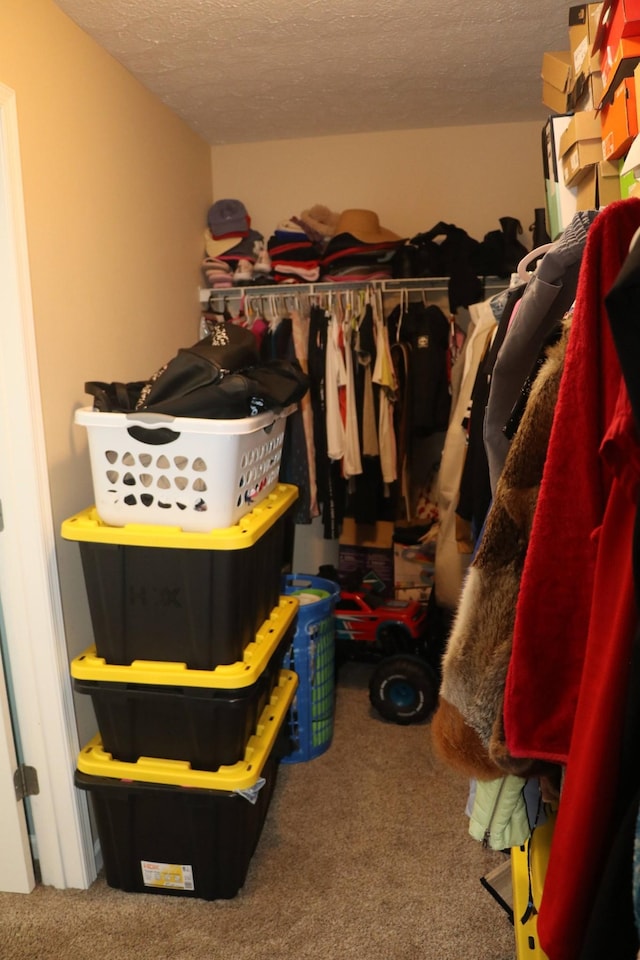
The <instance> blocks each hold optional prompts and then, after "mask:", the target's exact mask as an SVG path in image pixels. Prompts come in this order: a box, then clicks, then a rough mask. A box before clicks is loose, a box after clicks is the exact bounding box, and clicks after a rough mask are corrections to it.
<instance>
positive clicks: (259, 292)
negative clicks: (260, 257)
mask: <svg viewBox="0 0 640 960" xmlns="http://www.w3.org/2000/svg"><path fill="white" fill-rule="evenodd" d="M483 283H484V289H485V292H487V291H491V290H493V291H499V290H504V288H505V287H507V286H508V284H509V280H508V278H504V277H484V278H483ZM363 287H374V288H375V289H377V290H380V291H381V292H382V293H399V292H400V291H401V290H410V291H417V292H422V291H424V292H425V293H426V292H430V291H431V292H441V293H447V292H448V289H449V278H448V277H418V278H411V279H401V280H366V281H363V280H344V281H334V282H329V283H327V282H322V281H320V282H318V283H271V284H266V285H265V286H253V285H251V286H248V287H243V286H238V287H224V288H222V289H220V290H216V288H215V287H201V288H200V303H201V304H207V303H209V301H210V300H211V299H225V298H226V299H229V298H238V297H242V296H244V295H247V296H250V297H268V296H279V297H283V296H284V297H287V296H300V295H307V296H312V295H313V294H321V293H336V292H340V291H341V290H362V288H363Z"/></svg>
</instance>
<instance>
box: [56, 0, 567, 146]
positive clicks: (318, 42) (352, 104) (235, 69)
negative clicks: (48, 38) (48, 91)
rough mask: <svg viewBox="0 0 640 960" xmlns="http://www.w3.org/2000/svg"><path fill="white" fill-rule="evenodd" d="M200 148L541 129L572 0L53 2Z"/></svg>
mask: <svg viewBox="0 0 640 960" xmlns="http://www.w3.org/2000/svg"><path fill="white" fill-rule="evenodd" d="M56 2H57V5H58V7H60V8H61V9H62V10H63V11H64V12H65V13H66V14H67V15H68V16H69V17H71V19H72V20H74V21H75V22H76V23H77V24H78V25H79V26H80V27H81V28H82V29H83V30H84V31H85V32H87V33H88V34H90V35H91V36H92V37H93V38H94V39H95V40H97V42H98V43H99V44H100V45H101V46H102V47H104V48H105V49H106V50H107V51H108V52H109V53H111V54H112V55H113V56H114V57H115V58H116V60H118V61H119V62H120V63H122V64H123V65H124V66H125V67H126V68H127V70H129V71H130V72H131V73H132V74H133V75H134V76H135V77H137V78H138V80H140V81H141V83H143V84H144V85H145V86H146V87H148V89H149V90H151V91H152V92H153V93H154V94H156V95H157V96H158V97H159V98H160V100H162V101H163V102H164V103H166V104H167V105H168V106H169V107H171V109H172V110H174V111H175V113H177V114H178V115H179V116H181V117H182V118H183V119H184V120H185V121H186V122H187V123H188V124H189V126H191V127H192V128H193V129H194V130H195V131H197V132H198V133H199V134H200V135H201V136H202V137H203V138H204V139H205V140H207V141H208V142H209V143H211V144H223V143H241V142H253V141H261V140H278V139H283V138H290V137H291V138H300V137H313V136H322V135H325V134H341V133H358V132H370V131H376V130H379V131H382V130H400V129H411V128H424V127H439V126H451V125H467V124H474V123H500V122H507V121H519V120H539V119H542V118H544V117H545V116H546V114H547V113H548V110H546V109H545V108H544V107H543V106H542V104H541V102H540V92H541V84H540V65H541V62H542V54H543V53H544V51H545V50H559V49H560V50H562V49H565V48H566V47H567V46H568V30H567V23H568V9H569V7H570V5H571V3H572V2H575V0H534V2H532V3H523V2H522V0H144V2H143V0H56Z"/></svg>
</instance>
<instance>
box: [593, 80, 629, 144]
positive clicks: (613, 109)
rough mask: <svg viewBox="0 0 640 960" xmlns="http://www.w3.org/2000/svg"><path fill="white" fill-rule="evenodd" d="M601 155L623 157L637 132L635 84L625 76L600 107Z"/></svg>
mask: <svg viewBox="0 0 640 960" xmlns="http://www.w3.org/2000/svg"><path fill="white" fill-rule="evenodd" d="M601 116H602V155H603V157H604V159H605V160H618V159H619V158H620V157H623V156H624V155H625V154H626V153H627V151H628V150H629V147H630V146H631V144H632V142H633V140H634V138H635V137H636V135H637V133H638V114H637V108H636V85H635V79H634V77H627V78H626V79H625V80H623V81H622V83H621V84H620V86H619V87H617V89H616V91H615V94H614V97H613V100H612V102H611V103H609V104H607V105H606V106H604V107H603V108H602V112H601Z"/></svg>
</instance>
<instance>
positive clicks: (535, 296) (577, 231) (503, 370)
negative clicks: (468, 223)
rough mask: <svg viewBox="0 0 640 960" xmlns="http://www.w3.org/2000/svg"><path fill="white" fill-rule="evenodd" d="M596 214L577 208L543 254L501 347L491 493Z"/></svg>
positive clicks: (489, 416) (492, 414) (494, 392)
mask: <svg viewBox="0 0 640 960" xmlns="http://www.w3.org/2000/svg"><path fill="white" fill-rule="evenodd" d="M595 216H596V211H595V210H588V211H582V212H580V213H577V214H576V215H575V216H574V218H573V220H572V221H571V224H570V225H569V226H568V227H567V229H566V230H565V231H564V232H563V234H562V236H561V237H560V239H559V240H557V241H556V243H555V244H554V246H553V247H552V248H551V249H550V250H548V251H547V252H546V253H545V255H544V256H543V258H542V260H541V261H540V262H539V263H538V265H537V267H536V270H535V273H534V274H533V275H532V276H531V278H530V279H529V281H528V283H527V286H526V289H525V291H524V293H523V296H522V301H521V303H520V304H519V306H518V312H517V316H516V318H515V320H514V321H513V323H512V324H510V325H509V327H508V330H507V331H506V335H505V337H504V343H503V344H502V345H501V347H500V352H499V354H498V356H497V359H496V362H495V365H494V368H493V373H492V377H491V388H490V391H489V398H488V401H487V410H486V415H485V425H484V442H485V447H486V451H487V458H488V462H489V476H490V482H491V490H492V492H495V489H496V485H497V482H498V477H499V476H500V473H501V471H502V468H503V466H504V461H505V457H506V455H507V451H508V449H509V440H508V439H507V437H506V436H505V434H504V426H505V424H506V423H507V420H508V419H509V416H510V414H511V411H512V409H513V405H514V404H515V403H516V401H517V399H518V397H519V395H520V392H521V390H522V385H523V384H524V382H525V380H526V378H527V376H528V374H529V371H530V370H531V369H532V367H533V365H534V363H535V361H536V358H537V357H538V356H539V354H540V351H541V349H542V346H543V344H544V342H545V340H546V338H547V336H548V335H549V333H550V332H551V331H552V330H553V329H554V327H555V326H556V325H557V324H558V323H560V321H561V320H562V318H563V316H564V315H565V313H566V312H567V310H569V308H570V307H571V305H572V304H573V301H574V299H575V295H576V288H577V282H578V272H579V270H580V263H581V260H582V254H583V251H584V247H585V243H586V238H587V232H588V230H589V227H590V225H591V223H592V222H593V220H594V218H595Z"/></svg>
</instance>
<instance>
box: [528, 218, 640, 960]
mask: <svg viewBox="0 0 640 960" xmlns="http://www.w3.org/2000/svg"><path fill="white" fill-rule="evenodd" d="M628 202H629V201H625V203H628ZM636 204H637V205H635V204H634V205H633V206H632V208H631V212H632V213H635V221H632V222H631V224H627V223H625V224H623V225H621V226H619V225H618V224H617V221H615V220H614V224H615V225H616V226H617V227H618V230H619V231H620V233H621V234H622V236H626V242H625V246H624V247H623V251H626V250H627V249H628V246H629V239H630V237H631V235H632V233H634V231H635V229H636V228H637V227H638V226H640V203H638V202H637V201H636ZM607 209H608V208H605V211H603V214H604V213H605V212H606V210H607ZM626 212H627V215H628V214H629V211H628V209H627V211H626ZM596 225H597V221H596ZM594 226H595V225H594ZM623 255H624V253H623ZM638 263H639V261H638V258H637V254H635V255H634V256H632V257H630V258H629V257H627V259H626V261H625V266H624V267H623V269H622V271H620V273H619V274H618V277H617V280H616V278H615V277H614V280H616V283H615V284H614V285H613V288H612V289H613V293H612V294H611V293H610V291H611V285H609V286H608V287H605V288H604V292H605V294H606V301H605V302H606V304H607V308H608V313H609V317H610V322H609V323H608V324H607V325H606V327H604V328H603V331H602V335H603V337H604V335H605V333H610V334H611V335H612V343H613V345H614V347H615V338H614V336H613V328H614V324H613V323H611V320H613V317H614V315H615V317H616V321H617V322H616V323H615V327H616V332H617V335H618V338H619V336H620V334H619V331H620V326H621V325H622V324H624V328H632V327H633V326H634V325H635V317H636V315H637V314H636V312H635V308H637V306H638V303H639V301H638V299H635V303H634V302H633V299H632V301H631V303H629V300H628V299H627V295H628V292H629V287H628V283H629V281H630V280H631V282H632V283H633V280H632V277H633V273H634V271H637V268H638ZM625 267H626V269H625ZM636 276H637V274H636ZM610 296H611V299H609V297H610ZM616 307H617V309H616ZM629 307H631V309H629ZM621 342H622V343H625V347H626V345H627V344H628V343H629V338H628V335H627V336H626V337H625V336H624V333H623V336H622V341H621ZM615 359H616V361H617V362H618V363H619V364H620V363H621V364H622V365H623V366H624V368H626V370H627V373H628V374H629V381H630V383H631V385H632V390H633V391H634V392H635V393H636V396H637V379H638V377H637V361H638V353H637V351H636V352H635V354H632V355H630V356H628V355H627V350H626V349H625V350H624V352H623V354H621V353H620V350H619V349H618V348H616V349H615ZM608 373H609V379H610V380H611V381H613V380H614V377H616V375H617V374H620V375H619V376H617V382H618V394H617V398H616V403H615V407H614V409H613V413H612V415H611V416H610V418H609V419H608V420H605V421H604V422H605V423H606V424H608V429H607V430H606V433H605V436H604V439H603V442H602V444H601V446H600V451H599V452H600V459H601V463H602V467H601V472H602V474H603V475H604V477H605V480H606V481H608V487H607V488H606V489H605V491H604V508H603V515H602V518H601V523H600V526H599V528H598V529H597V530H596V531H595V532H594V537H593V543H594V547H595V561H594V570H593V598H592V603H591V606H590V611H589V616H588V625H587V635H586V642H585V645H584V653H583V656H582V661H581V664H580V668H579V671H578V673H579V676H578V678H577V704H576V707H575V719H574V723H573V729H572V735H571V740H570V745H569V750H568V756H567V761H566V771H565V776H564V783H563V787H562V794H561V798H560V806H559V809H558V819H557V821H556V827H555V830H554V838H553V844H552V851H551V856H550V859H549V866H548V870H547V877H546V880H545V888H544V893H543V899H542V903H541V905H540V914H539V918H538V933H539V936H540V941H541V943H542V944H543V946H544V948H545V950H547V952H548V953H549V955H550V956H552V957H556V956H557V957H558V958H560V960H564V958H567V960H571V958H574V957H575V958H578V957H585V958H593V957H596V956H602V955H606V956H608V957H612V958H614V960H615V958H618V957H620V958H626V957H629V956H633V957H634V956H635V955H636V953H637V949H638V938H637V932H636V931H635V929H634V926H633V923H632V896H631V893H632V891H631V876H632V874H631V863H632V849H633V847H632V842H633V839H632V838H633V834H632V818H633V815H634V812H635V813H637V803H638V785H639V783H640V781H639V777H638V774H639V767H640V765H639V762H638V752H637V748H638V741H637V736H636V737H633V738H632V742H631V743H629V742H628V743H627V747H628V748H631V749H630V750H629V749H627V752H626V756H624V755H623V754H622V746H623V744H624V740H623V734H624V729H625V708H626V704H627V703H628V701H629V696H630V695H631V696H632V697H636V698H637V693H638V691H637V689H636V690H635V691H630V690H629V678H630V670H629V665H630V662H631V659H632V653H633V647H634V641H635V638H636V634H637V629H638V608H637V602H636V584H635V583H634V572H633V566H632V558H633V556H634V552H635V553H636V556H637V542H636V541H635V535H636V534H635V530H636V523H637V503H638V494H639V491H640V441H639V435H638V429H637V421H636V419H635V418H634V415H633V409H632V406H631V401H630V397H629V393H628V390H627V386H626V383H625V379H624V377H622V376H621V367H618V368H615V367H614V364H613V363H611V366H610V368H609V371H608ZM573 385H575V381H574V384H573ZM612 385H613V384H611V386H612ZM605 389H606V383H605ZM600 413H601V415H602V414H603V413H605V411H602V410H601V411H600ZM633 712H634V714H635V717H636V727H635V733H636V735H637V732H638V726H637V717H638V707H637V703H636V705H635V710H634V711H633ZM622 758H624V759H625V760H626V762H627V764H630V765H631V766H630V768H628V767H627V768H625V767H622V766H621V759H622ZM585 836H588V843H587V844H585V843H584V837H585ZM625 841H626V843H627V844H628V845H627V851H626V858H625V856H624V852H623V849H621V845H622V847H624V844H625ZM616 876H617V877H618V878H624V879H625V881H626V884H627V885H626V890H623V889H622V888H621V887H620V886H619V883H620V879H618V888H617V891H616V886H615V883H614V878H615V877H616ZM616 892H617V894H618V896H619V897H620V899H621V904H620V905H617V906H616V908H615V911H614V913H615V914H616V915H617V916H618V918H619V919H620V921H621V925H620V926H619V927H617V928H612V926H611V916H610V915H609V917H608V918H607V920H608V922H607V923H606V928H607V933H608V935H607V936H606V938H605V940H604V943H605V951H604V954H602V953H601V954H598V953H597V948H598V945H600V946H602V944H603V934H604V933H605V930H604V929H603V917H602V915H601V911H602V906H601V905H600V906H599V900H600V901H602V900H603V899H604V901H605V903H606V902H607V901H608V903H611V898H612V895H614V894H615V893H616ZM607 894H608V895H607ZM625 902H626V905H627V908H628V911H627V921H626V923H625V922H624V914H622V915H620V911H621V909H622V906H623V905H624V904H625ZM594 910H595V916H594ZM598 911H599V912H600V924H599V925H598V921H597V917H598ZM592 938H593V939H592Z"/></svg>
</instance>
